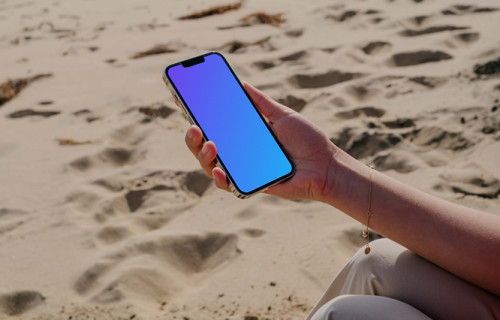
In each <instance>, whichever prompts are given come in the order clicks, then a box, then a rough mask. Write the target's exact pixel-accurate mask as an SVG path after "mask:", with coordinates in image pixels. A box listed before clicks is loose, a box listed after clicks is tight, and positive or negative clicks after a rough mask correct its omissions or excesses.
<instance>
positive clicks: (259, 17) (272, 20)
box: [240, 11, 285, 27]
mask: <svg viewBox="0 0 500 320" xmlns="http://www.w3.org/2000/svg"><path fill="white" fill-rule="evenodd" d="M282 16H283V14H282V13H278V14H267V13H265V12H262V11H259V12H255V13H252V14H249V15H248V16H245V17H243V18H241V19H240V20H241V21H244V22H246V23H248V24H270V25H272V26H275V27H277V26H279V25H280V24H281V23H283V22H284V21H285V19H283V17H282Z"/></svg>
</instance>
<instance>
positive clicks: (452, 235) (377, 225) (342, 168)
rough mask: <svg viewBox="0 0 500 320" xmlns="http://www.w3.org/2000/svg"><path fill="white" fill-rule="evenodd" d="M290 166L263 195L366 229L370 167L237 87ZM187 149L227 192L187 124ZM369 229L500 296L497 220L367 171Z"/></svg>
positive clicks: (209, 149)
mask: <svg viewBox="0 0 500 320" xmlns="http://www.w3.org/2000/svg"><path fill="white" fill-rule="evenodd" d="M243 84H244V87H245V90H246V91H247V92H248V94H249V95H250V97H251V98H252V100H253V101H254V103H255V104H256V106H257V107H258V109H259V110H260V112H261V113H262V114H263V115H264V116H265V117H266V118H267V119H268V121H269V124H270V126H271V128H272V129H273V130H274V132H275V133H276V135H277V137H278V139H279V140H280V142H281V143H282V145H283V146H284V147H285V149H286V150H287V152H288V153H289V154H290V156H291V157H292V159H293V162H294V163H295V165H296V173H295V175H294V176H293V177H292V178H291V179H289V180H287V181H285V182H283V183H280V184H278V185H275V186H273V187H270V188H269V189H268V190H267V191H266V193H268V194H271V195H275V196H278V197H282V198H288V199H309V200H316V201H321V202H325V203H328V204H330V205H332V206H334V207H336V208H337V209H339V210H341V211H343V212H344V213H346V214H347V215H349V216H351V217H352V218H354V219H356V220H358V221H359V222H361V223H364V224H366V221H367V210H368V208H369V206H370V204H369V203H368V202H369V190H370V173H369V172H370V168H368V167H367V166H366V165H364V164H363V163H361V162H359V161H358V160H356V159H354V158H352V157H351V156H349V155H348V154H347V153H345V152H344V151H342V150H341V149H340V148H338V147H337V146H335V145H334V144H333V143H332V142H331V141H330V140H329V139H328V138H327V136H326V135H325V134H324V133H323V132H321V130H320V129H319V128H318V127H316V126H315V125H314V124H312V123H311V122H310V121H308V120H307V119H306V118H304V117H303V116H302V115H300V114H299V113H297V112H295V111H293V110H292V109H290V108H287V107H285V106H283V105H281V104H279V103H278V102H276V101H274V100H272V99H271V98H270V97H268V96H267V95H266V94H264V93H263V92H261V91H259V90H257V89H256V88H254V87H253V86H251V85H250V84H248V83H245V82H244V83H243ZM186 144H187V146H188V147H189V149H190V150H191V152H192V153H193V154H194V156H195V157H196V158H197V159H198V161H199V162H200V165H201V167H202V168H203V169H204V170H205V172H206V174H207V175H208V176H210V177H212V178H213V179H214V181H215V184H216V185H217V187H218V188H220V189H223V190H226V191H229V187H228V180H227V178H226V174H225V172H224V171H223V170H222V169H221V168H218V167H215V166H214V159H215V156H216V154H217V148H216V146H215V144H214V143H213V142H212V141H208V142H204V141H203V136H202V132H201V130H200V128H198V127H197V126H191V127H190V128H189V129H188V131H187V134H186ZM371 180H372V181H371V183H372V202H371V212H372V213H371V217H370V228H372V229H373V230H375V231H377V232H379V233H381V234H383V235H385V236H386V237H388V238H390V239H392V240H394V241H396V242H398V243H399V244H401V245H403V246H405V247H406V248H408V249H410V250H412V251H413V252H415V253H417V254H418V255H420V256H422V257H423V258H425V259H427V260H429V261H431V262H433V263H434V264H436V265H439V266H440V267H442V268H444V269H446V270H448V271H449V272H451V273H453V274H455V275H456V276H458V277H460V278H462V279H465V280H467V281H469V282H471V283H473V284H475V285H477V286H479V287H481V288H483V289H485V290H487V291H489V292H491V293H493V294H495V295H497V296H500V217H498V216H496V215H492V214H488V213H484V212H481V211H478V210H475V209H471V208H467V207H463V206H460V205H457V204H454V203H451V202H448V201H445V200H442V199H439V198H436V197H434V196H431V195H429V194H426V193H424V192H422V191H419V190H417V189H415V188H412V187H410V186H407V185H405V184H402V183H400V182H398V181H396V180H394V179H392V178H390V177H388V176H386V175H384V174H382V173H380V172H378V171H376V170H373V172H372V179H371Z"/></svg>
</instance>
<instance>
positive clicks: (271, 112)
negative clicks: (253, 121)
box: [242, 81, 289, 122]
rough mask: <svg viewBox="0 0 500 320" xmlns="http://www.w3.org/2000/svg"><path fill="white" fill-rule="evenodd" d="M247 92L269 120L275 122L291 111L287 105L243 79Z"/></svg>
mask: <svg viewBox="0 0 500 320" xmlns="http://www.w3.org/2000/svg"><path fill="white" fill-rule="evenodd" d="M242 83H243V86H244V87H245V90H246V92H247V93H248V95H249V96H250V98H251V99H252V101H253V102H254V103H255V105H256V106H257V108H258V109H259V111H260V112H261V113H262V114H263V115H264V116H265V117H266V118H267V119H269V121H271V122H273V121H276V120H278V119H279V118H281V117H283V116H285V115H286V114H288V113H289V110H288V108H287V107H285V106H283V105H281V104H279V103H278V102H276V101H274V100H273V99H271V98H270V97H269V96H268V95H267V94H265V93H264V92H262V91H260V90H258V89H256V88H255V87H254V86H252V85H251V84H249V83H248V82H245V81H242Z"/></svg>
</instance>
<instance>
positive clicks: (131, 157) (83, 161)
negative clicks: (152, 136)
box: [69, 148, 144, 172]
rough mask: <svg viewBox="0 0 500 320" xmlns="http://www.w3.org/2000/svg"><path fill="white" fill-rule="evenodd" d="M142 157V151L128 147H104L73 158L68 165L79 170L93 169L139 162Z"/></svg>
mask: <svg viewBox="0 0 500 320" xmlns="http://www.w3.org/2000/svg"><path fill="white" fill-rule="evenodd" d="M143 158H144V152H139V151H137V150H135V149H129V148H106V149H104V150H102V151H101V152H99V153H97V154H95V155H92V156H84V157H81V158H78V159H76V160H73V161H72V162H70V163H69V167H70V168H72V169H74V170H76V171H80V172H86V171H90V170H95V169H102V168H109V167H122V166H125V165H130V164H134V163H137V162H139V161H140V160H142V159H143Z"/></svg>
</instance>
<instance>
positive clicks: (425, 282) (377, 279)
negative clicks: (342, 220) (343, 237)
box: [307, 239, 500, 320]
mask: <svg viewBox="0 0 500 320" xmlns="http://www.w3.org/2000/svg"><path fill="white" fill-rule="evenodd" d="M370 246H371V249H372V250H371V253H370V254H368V255H365V254H364V250H363V249H362V250H359V251H358V252H357V253H356V254H355V256H354V257H353V259H352V260H351V261H349V263H348V264H347V265H346V266H345V267H344V269H343V270H342V271H341V272H340V273H339V274H338V275H337V277H336V278H335V280H334V281H333V282H332V284H331V285H330V287H329V288H328V289H327V290H326V292H325V294H324V295H323V297H322V298H321V300H320V301H319V302H318V304H317V305H316V307H315V308H314V309H313V311H312V312H311V313H310V315H309V316H308V318H307V319H314V320H319V319H328V320H330V319H333V318H332V317H331V316H332V315H333V314H336V315H337V316H336V317H335V319H342V318H341V317H340V315H339V312H340V311H339V310H341V311H342V312H344V313H345V312H347V311H348V310H350V309H352V311H351V312H354V313H353V314H351V315H350V316H352V318H355V317H356V315H358V314H360V313H362V312H366V314H367V316H368V315H370V314H373V313H371V312H370V309H372V311H373V310H383V309H384V308H385V309H389V313H388V315H389V314H391V313H390V311H392V310H393V309H394V312H396V311H397V312H403V311H404V310H408V317H410V316H412V317H414V318H415V314H417V315H418V314H420V315H421V316H423V317H425V315H427V316H428V317H431V318H433V319H495V318H500V298H499V297H497V296H495V295H493V294H490V293H488V292H487V291H485V290H483V289H481V288H479V287H476V286H474V285H472V284H470V283H468V282H466V281H464V280H462V279H460V278H458V277H456V276H454V275H453V274H451V273H449V272H447V271H446V270H443V269H441V268H440V267H438V266H436V265H434V264H432V263H430V262H429V261H427V260H425V259H423V258H421V257H419V256H418V255H416V254H415V253H413V252H411V251H409V250H407V249H406V248H404V247H402V246H400V245H398V244H397V243H395V242H393V241H391V240H388V239H381V240H377V241H374V242H372V243H371V245H370ZM343 295H355V296H354V298H353V297H352V296H350V297H344V298H337V297H340V296H343ZM359 295H368V296H380V297H387V298H391V299H389V300H387V299H378V298H359V297H358V296H359ZM334 298H336V299H335V300H334ZM394 300H397V302H394ZM338 301H340V302H338ZM361 301H363V303H361ZM354 302H360V303H359V304H357V307H356V308H354V307H351V308H349V306H351V304H352V305H354V304H353V303H354ZM398 302H399V303H398ZM338 303H340V304H341V306H342V308H341V309H338V308H339V305H338ZM377 304H380V306H381V307H380V308H375V307H373V305H377ZM402 304H403V305H406V306H402ZM321 306H323V308H321V309H320V310H318V309H319V308H320V307H321ZM368 306H370V307H368ZM384 306H385V307H384ZM391 306H392V307H391ZM415 309H416V310H415ZM412 310H415V311H416V312H413V311H412ZM329 312H330V313H329ZM329 314H330V317H328V315H329ZM424 314H425V315H424ZM313 315H314V317H313ZM379 318H380V317H379ZM384 318H387V317H385V316H384ZM405 318H406V317H405ZM417 319H418V318H417Z"/></svg>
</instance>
